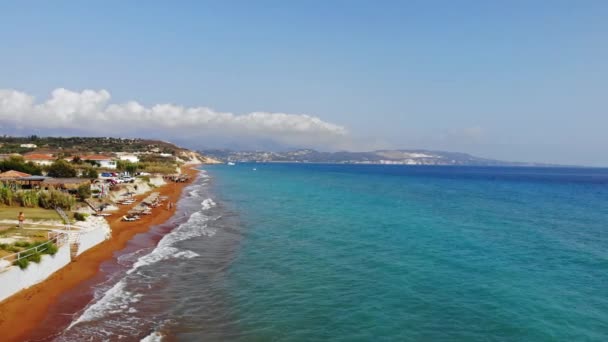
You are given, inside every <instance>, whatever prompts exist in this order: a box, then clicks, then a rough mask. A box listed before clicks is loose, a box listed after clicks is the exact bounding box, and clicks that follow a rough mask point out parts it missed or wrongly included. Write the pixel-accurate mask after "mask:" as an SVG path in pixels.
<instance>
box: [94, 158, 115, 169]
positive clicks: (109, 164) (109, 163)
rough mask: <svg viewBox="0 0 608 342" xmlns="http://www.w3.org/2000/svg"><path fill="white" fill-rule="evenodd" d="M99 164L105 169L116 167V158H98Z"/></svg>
mask: <svg viewBox="0 0 608 342" xmlns="http://www.w3.org/2000/svg"><path fill="white" fill-rule="evenodd" d="M98 162H99V165H101V167H102V168H104V169H115V168H116V162H115V161H114V160H98Z"/></svg>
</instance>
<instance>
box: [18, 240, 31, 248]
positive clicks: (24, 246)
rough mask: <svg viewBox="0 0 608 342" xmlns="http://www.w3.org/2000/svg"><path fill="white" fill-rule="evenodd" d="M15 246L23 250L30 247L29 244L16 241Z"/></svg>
mask: <svg viewBox="0 0 608 342" xmlns="http://www.w3.org/2000/svg"><path fill="white" fill-rule="evenodd" d="M14 245H15V246H17V247H23V248H29V247H31V244H30V243H29V242H26V241H17V242H15V243H14Z"/></svg>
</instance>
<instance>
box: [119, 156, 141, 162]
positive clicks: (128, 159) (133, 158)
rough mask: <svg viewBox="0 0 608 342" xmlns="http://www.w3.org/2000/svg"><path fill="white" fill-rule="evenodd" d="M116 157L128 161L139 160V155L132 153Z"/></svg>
mask: <svg viewBox="0 0 608 342" xmlns="http://www.w3.org/2000/svg"><path fill="white" fill-rule="evenodd" d="M118 159H120V160H126V161H129V162H131V163H138V162H139V157H138V156H136V155H133V154H124V155H121V156H119V157H118Z"/></svg>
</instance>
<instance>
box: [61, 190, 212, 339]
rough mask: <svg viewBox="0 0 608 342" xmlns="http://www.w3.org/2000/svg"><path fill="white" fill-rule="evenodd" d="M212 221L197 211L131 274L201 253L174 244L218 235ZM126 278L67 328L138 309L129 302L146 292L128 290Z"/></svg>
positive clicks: (143, 259)
mask: <svg viewBox="0 0 608 342" xmlns="http://www.w3.org/2000/svg"><path fill="white" fill-rule="evenodd" d="M208 203H209V205H211V204H210V203H213V205H215V202H213V200H211V199H209V202H208ZM208 221H209V217H208V216H206V215H204V214H203V213H202V212H195V213H193V214H192V215H190V217H189V218H188V220H187V221H186V222H184V223H182V224H181V225H179V226H178V227H177V228H175V229H174V230H173V231H171V232H170V233H169V234H167V235H165V236H163V238H162V239H161V240H160V241H159V243H158V245H157V246H156V248H154V250H152V251H151V252H150V253H148V254H146V255H143V256H141V257H139V258H138V259H137V261H135V263H133V266H132V267H131V269H129V270H128V271H127V275H129V274H132V273H133V272H135V271H136V270H137V269H139V268H141V267H143V266H147V265H151V264H154V263H157V262H159V261H162V260H169V259H191V258H195V257H197V256H199V254H197V253H195V252H192V251H189V250H180V249H178V248H176V247H174V246H173V245H174V244H175V243H177V242H179V241H184V240H188V239H191V238H194V237H199V236H209V237H211V236H213V235H215V233H216V230H215V229H212V228H209V227H208V225H207V222H208ZM126 280H127V278H126V277H125V278H123V279H122V280H120V281H119V282H117V283H116V284H115V285H114V286H113V287H111V288H110V289H109V290H107V291H106V292H105V293H104V294H103V295H102V296H101V298H100V299H99V300H97V301H96V302H94V303H93V304H92V305H90V306H89V307H88V308H86V310H85V311H84V312H83V313H82V315H80V317H78V319H77V320H75V321H73V322H72V323H71V324H70V326H69V327H68V328H67V329H66V330H69V329H70V328H72V327H73V326H74V325H76V324H78V323H81V322H87V321H92V320H95V319H100V318H102V317H104V316H105V315H107V314H112V313H121V312H129V311H131V312H134V311H133V310H135V309H133V308H130V307H129V306H130V305H131V304H133V303H136V302H138V301H139V298H140V297H141V296H142V295H141V294H134V293H131V292H129V291H127V290H125V287H126ZM131 309H133V310H131Z"/></svg>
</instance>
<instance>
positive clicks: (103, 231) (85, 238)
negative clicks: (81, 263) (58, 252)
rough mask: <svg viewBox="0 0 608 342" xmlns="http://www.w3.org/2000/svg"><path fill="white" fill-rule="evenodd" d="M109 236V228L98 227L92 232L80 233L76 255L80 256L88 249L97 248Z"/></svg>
mask: <svg viewBox="0 0 608 342" xmlns="http://www.w3.org/2000/svg"><path fill="white" fill-rule="evenodd" d="M110 236H111V233H110V229H109V227H108V228H105V227H99V228H96V229H93V230H89V231H85V232H80V237H79V240H78V241H79V242H80V245H79V247H78V253H77V254H76V255H80V254H82V253H84V252H85V251H87V250H88V249H89V248H92V247H94V246H97V245H98V244H100V243H102V242H104V241H105V240H107V239H109V238H110Z"/></svg>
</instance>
